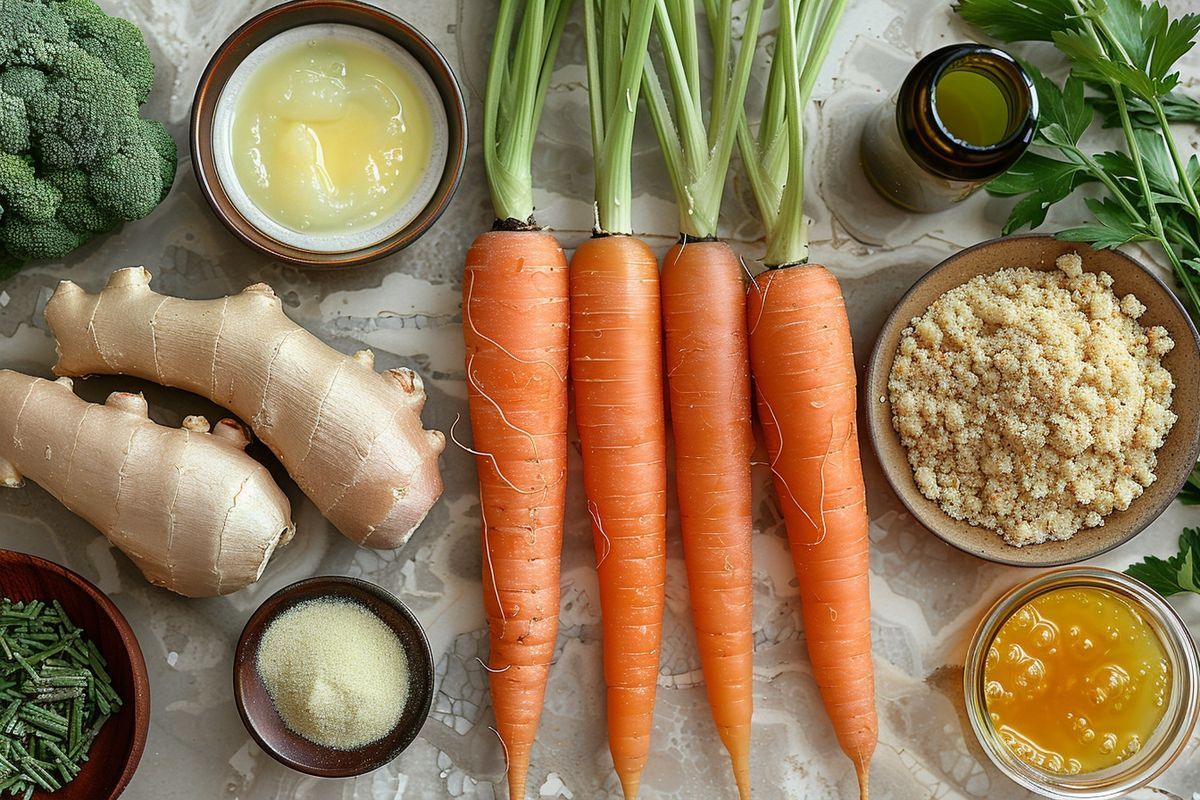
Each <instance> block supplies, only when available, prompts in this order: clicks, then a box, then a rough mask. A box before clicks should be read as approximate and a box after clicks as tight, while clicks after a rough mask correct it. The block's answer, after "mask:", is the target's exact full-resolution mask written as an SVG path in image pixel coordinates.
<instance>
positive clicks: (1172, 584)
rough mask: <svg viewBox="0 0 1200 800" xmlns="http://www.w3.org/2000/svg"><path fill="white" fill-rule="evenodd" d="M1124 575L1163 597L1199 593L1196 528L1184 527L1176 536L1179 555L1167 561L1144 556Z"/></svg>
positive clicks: (1199, 541)
mask: <svg viewBox="0 0 1200 800" xmlns="http://www.w3.org/2000/svg"><path fill="white" fill-rule="evenodd" d="M1125 574H1126V575H1129V576H1130V577H1133V578H1137V579H1138V580H1139V581H1141V582H1142V583H1144V584H1146V585H1147V586H1149V587H1150V588H1151V589H1153V590H1154V591H1156V592H1158V593H1159V594H1161V595H1162V596H1163V597H1169V596H1171V595H1173V594H1179V593H1180V592H1195V593H1197V594H1200V529H1196V528H1186V529H1184V531H1183V533H1182V534H1180V536H1179V553H1178V554H1176V555H1174V556H1171V557H1170V558H1166V559H1163V558H1159V557H1157V556H1146V558H1145V559H1143V560H1142V561H1141V562H1140V563H1137V564H1132V565H1130V567H1129V568H1128V569H1126V570H1125Z"/></svg>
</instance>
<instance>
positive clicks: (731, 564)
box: [643, 0, 763, 800]
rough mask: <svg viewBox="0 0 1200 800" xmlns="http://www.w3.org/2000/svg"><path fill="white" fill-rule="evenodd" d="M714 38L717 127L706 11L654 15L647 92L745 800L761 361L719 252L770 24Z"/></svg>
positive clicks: (683, 5) (689, 469) (685, 444)
mask: <svg viewBox="0 0 1200 800" xmlns="http://www.w3.org/2000/svg"><path fill="white" fill-rule="evenodd" d="M705 6H706V16H707V18H708V21H709V25H710V28H711V29H712V31H713V36H712V50H713V52H712V59H711V60H712V62H713V69H712V72H711V75H712V77H711V82H710V83H711V85H710V91H709V92H708V93H707V94H708V96H709V97H710V98H711V101H710V102H711V105H710V106H709V107H708V109H707V111H708V117H707V120H706V119H705V110H706V109H705V104H704V103H703V101H702V99H701V98H702V97H703V96H704V95H705V92H704V91H703V90H702V87H701V85H700V82H701V77H700V76H701V70H700V61H701V59H700V46H699V41H698V39H699V37H698V35H697V32H696V3H695V0H675V2H673V3H671V4H665V3H659V4H658V5H657V6H656V14H655V30H656V31H657V33H658V37H657V38H658V41H659V44H660V49H661V51H662V64H663V69H664V70H665V72H666V75H667V76H668V78H669V80H668V81H667V82H666V85H667V86H669V88H670V100H668V93H667V91H665V90H664V88H663V84H662V83H660V81H659V79H658V75H657V73H656V69H655V67H654V64H653V62H647V64H646V67H645V76H644V79H643V83H644V86H645V92H646V105H647V107H648V108H649V110H650V118H651V120H652V121H653V122H654V127H655V130H656V131H657V133H658V139H659V145H660V149H661V150H662V153H663V158H664V160H665V161H666V166H667V171H668V173H669V174H670V176H671V184H672V186H673V187H674V188H675V194H676V201H677V205H678V207H679V229H680V232H681V236H680V243H679V244H677V245H675V246H674V247H673V248H672V249H671V251H670V252H669V253H667V256H666V259H665V260H664V261H663V275H662V300H663V325H664V328H665V334H666V367H667V381H668V385H669V388H670V400H671V426H672V430H673V434H674V439H675V454H676V468H675V483H676V487H677V490H678V497H679V517H680V520H679V521H680V528H681V532H682V536H683V554H684V561H685V563H686V565H687V572H688V588H689V591H690V595H691V604H692V618H693V623H694V625H695V628H696V647H697V650H698V651H699V655H700V665H701V668H702V669H703V672H704V682H705V687H706V689H707V693H708V703H709V706H710V707H711V709H712V715H713V721H714V722H715V723H716V727H717V732H718V733H719V734H720V736H721V741H722V742H723V743H724V745H725V749H726V750H727V751H728V752H729V756H730V759H731V762H732V766H733V774H734V780H735V781H736V782H737V787H738V793H739V795H740V796H741V797H742V799H743V800H748V798H749V797H750V719H751V713H752V709H753V694H754V674H753V666H754V664H753V657H754V635H753V607H754V597H753V581H754V576H753V572H752V569H751V539H752V536H753V531H754V521H753V516H752V508H751V489H752V480H751V473H750V458H751V453H752V452H753V450H754V431H753V428H752V427H751V421H750V417H751V404H750V352H749V344H748V341H747V335H746V292H745V287H744V284H743V282H742V265H741V262H740V261H739V260H738V257H737V256H736V255H735V254H734V252H733V251H732V250H731V249H730V248H729V245H727V244H725V243H724V242H722V241H719V240H718V239H717V221H718V216H719V213H720V208H721V195H722V190H723V189H724V187H725V182H726V181H725V176H726V173H727V172H728V169H729V159H730V156H731V154H732V152H733V145H734V141H735V138H736V130H737V125H736V123H737V120H738V119H739V117H740V115H741V113H742V106H743V103H744V100H745V94H746V85H747V83H748V82H749V79H750V68H751V66H752V63H753V59H754V42H755V41H756V40H757V36H758V27H759V22H760V20H761V17H762V8H763V2H762V0H751V2H750V3H749V5H748V7H747V8H746V12H745V24H744V26H743V30H742V42H743V44H742V45H741V46H740V47H738V48H736V50H735V48H734V46H733V28H734V19H733V4H732V2H731V0H720V3H719V5H718V1H717V0H706V2H705Z"/></svg>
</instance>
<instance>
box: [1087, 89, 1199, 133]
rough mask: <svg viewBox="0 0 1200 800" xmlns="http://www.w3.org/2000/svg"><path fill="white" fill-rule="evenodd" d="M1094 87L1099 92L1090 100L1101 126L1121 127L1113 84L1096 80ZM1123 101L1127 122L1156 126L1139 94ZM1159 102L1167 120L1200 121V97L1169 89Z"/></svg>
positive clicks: (1155, 121) (1151, 110)
mask: <svg viewBox="0 0 1200 800" xmlns="http://www.w3.org/2000/svg"><path fill="white" fill-rule="evenodd" d="M1094 88H1095V89H1096V91H1097V92H1099V93H1100V96H1099V97H1096V98H1094V99H1093V100H1092V104H1093V105H1094V106H1095V107H1096V110H1097V111H1099V112H1100V115H1101V119H1102V124H1103V125H1104V127H1106V128H1119V127H1121V115H1120V113H1119V112H1118V111H1117V101H1116V99H1115V98H1114V97H1113V95H1112V87H1110V86H1109V85H1108V84H1107V83H1105V84H1096V85H1095V86H1094ZM1126 103H1127V106H1128V109H1129V119H1130V122H1132V123H1133V124H1134V126H1135V127H1138V128H1151V129H1153V130H1159V126H1158V118H1157V117H1156V116H1155V114H1154V109H1153V108H1151V107H1150V104H1149V103H1147V102H1146V101H1145V100H1143V99H1141V98H1140V97H1130V98H1128V99H1127V101H1126ZM1159 103H1160V104H1161V105H1162V109H1163V113H1164V114H1165V115H1166V117H1167V120H1168V121H1169V122H1186V123H1192V124H1196V123H1200V101H1197V100H1194V99H1192V98H1191V97H1188V96H1187V95H1185V94H1182V93H1180V92H1171V93H1170V94H1168V95H1166V96H1164V97H1162V98H1160V99H1159Z"/></svg>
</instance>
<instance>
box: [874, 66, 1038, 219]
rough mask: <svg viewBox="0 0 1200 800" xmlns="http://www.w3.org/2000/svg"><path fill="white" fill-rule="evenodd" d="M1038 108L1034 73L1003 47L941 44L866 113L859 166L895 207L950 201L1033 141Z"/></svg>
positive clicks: (930, 206) (926, 207)
mask: <svg viewBox="0 0 1200 800" xmlns="http://www.w3.org/2000/svg"><path fill="white" fill-rule="evenodd" d="M943 81H946V82H945V83H944V82H943ZM939 97H940V98H941V102H942V109H941V111H940V112H939V109H938V103H939ZM985 101H986V102H985ZM980 115H985V116H983V117H982V119H981V116H980ZM1037 116H1038V102H1037V94H1036V92H1035V91H1034V88H1033V81H1032V80H1031V79H1030V77H1029V75H1028V73H1026V72H1025V70H1024V69H1022V68H1021V65H1020V64H1018V63H1017V61H1016V59H1014V58H1013V57H1012V56H1010V55H1009V54H1008V53H1006V52H1004V51H1003V50H998V49H996V48H994V47H985V46H984V45H980V44H955V45H950V46H948V47H943V48H941V49H939V50H935V51H934V52H932V53H930V54H929V55H927V56H925V57H924V58H923V59H921V60H920V61H919V62H917V65H916V66H915V67H913V69H912V71H911V72H909V73H908V77H906V78H905V79H904V83H903V85H902V86H901V87H900V91H899V93H898V94H897V95H896V96H894V97H893V98H892V99H891V100H890V101H889V102H887V103H884V104H883V105H882V106H880V107H879V108H878V109H876V110H875V111H874V112H873V113H871V114H870V115H869V116H868V118H867V122H866V124H865V125H864V127H863V132H862V140H861V157H862V164H863V170H864V171H865V172H866V174H867V178H868V179H869V180H870V182H871V185H872V186H874V187H875V189H876V190H877V191H878V192H879V193H880V194H881V195H883V196H884V197H885V198H887V199H888V200H890V201H892V202H893V203H895V204H896V205H898V206H900V207H901V208H905V209H908V210H910V211H919V212H928V211H939V210H941V209H945V208H949V207H950V206H951V205H953V204H954V203H956V202H958V201H960V200H963V199H965V198H966V197H968V196H969V195H970V194H971V193H972V192H974V191H975V190H976V189H978V188H979V187H980V186H982V185H983V184H985V183H987V182H988V181H989V180H991V179H992V178H994V177H996V176H998V175H1000V174H1001V173H1003V172H1004V171H1005V170H1007V169H1008V168H1009V167H1011V166H1012V165H1013V164H1014V163H1016V161H1017V159H1019V158H1020V157H1021V155H1022V154H1023V153H1024V152H1025V150H1026V149H1027V148H1028V147H1029V143H1030V142H1031V141H1033V135H1034V133H1035V132H1036V130H1037ZM985 127H986V129H985Z"/></svg>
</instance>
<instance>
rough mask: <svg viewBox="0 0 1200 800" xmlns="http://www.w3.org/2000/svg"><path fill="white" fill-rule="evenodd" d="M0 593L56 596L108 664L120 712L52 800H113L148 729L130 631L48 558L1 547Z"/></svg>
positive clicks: (142, 668) (85, 584)
mask: <svg viewBox="0 0 1200 800" xmlns="http://www.w3.org/2000/svg"><path fill="white" fill-rule="evenodd" d="M0 597H7V598H9V599H10V600H15V601H24V600H43V601H50V600H57V601H58V602H60V603H62V606H63V608H64V609H65V610H66V612H67V616H69V617H70V618H71V621H72V622H74V623H75V624H76V625H78V626H79V627H80V628H83V630H84V631H85V632H86V633H87V637H88V638H89V639H91V640H92V642H94V643H95V645H96V647H97V648H99V650H100V654H101V655H103V656H104V660H105V661H107V662H108V673H109V675H110V676H111V677H112V681H113V687H114V688H115V689H116V690H117V694H119V695H120V696H121V701H122V705H121V708H120V710H118V711H117V713H116V714H114V715H113V717H112V718H111V719H109V721H108V722H107V723H105V725H104V727H103V728H102V729H101V730H100V735H99V736H97V737H96V741H95V742H93V743H92V749H91V750H90V751H89V758H88V760H87V761H86V762H84V764H83V771H82V772H80V773H79V774H78V775H77V776H76V777H75V780H73V781H71V782H70V783H68V784H67V785H66V786H64V787H63V788H62V789H59V790H58V791H57V792H54V793H53V794H47V793H45V792H42V791H37V792H34V795H33V796H34V797H35V798H53V800H115V798H117V797H120V796H121V793H122V792H124V791H125V787H126V786H127V785H128V784H129V779H130V778H132V777H133V773H134V771H136V770H137V766H138V762H139V761H140V760H141V758H142V751H143V750H144V749H145V748H146V733H147V731H148V730H149V727H150V679H149V677H148V676H147V674H146V661H145V659H143V658H142V649H141V647H139V646H138V642H137V638H136V637H135V636H134V635H133V629H132V628H130V627H129V623H128V622H126V620H125V617H124V616H122V614H121V612H120V611H119V610H118V609H117V607H116V606H115V605H113V602H112V601H111V600H109V599H108V598H107V597H106V596H105V595H104V593H103V592H101V591H100V590H99V589H97V588H96V587H95V586H93V585H92V584H91V583H90V582H89V581H88V580H87V579H86V578H83V577H82V576H80V575H77V574H76V573H74V572H72V571H71V570H69V569H67V568H66V567H63V566H60V565H58V564H55V563H54V562H52V561H46V560H45V559H41V558H38V557H36V556H31V555H26V554H25V553H14V552H12V551H11V550H0Z"/></svg>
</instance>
